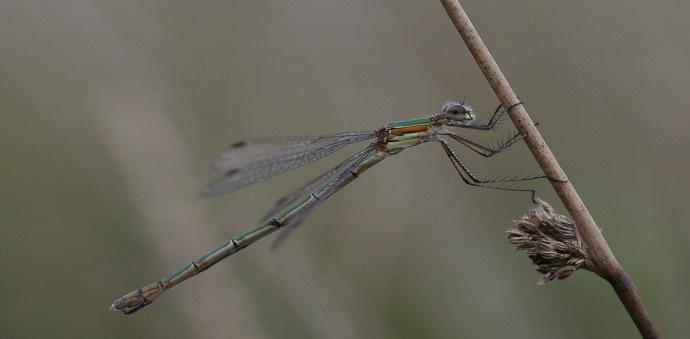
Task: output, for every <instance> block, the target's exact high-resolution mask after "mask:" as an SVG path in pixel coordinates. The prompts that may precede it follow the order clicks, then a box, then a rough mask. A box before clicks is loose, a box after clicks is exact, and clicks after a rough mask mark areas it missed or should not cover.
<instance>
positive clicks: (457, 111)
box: [443, 102, 467, 116]
mask: <svg viewBox="0 0 690 339" xmlns="http://www.w3.org/2000/svg"><path fill="white" fill-rule="evenodd" d="M443 113H446V114H448V115H451V116H457V115H462V114H465V113H467V109H466V108H465V106H463V105H462V104H459V103H457V102H447V103H446V104H445V105H443Z"/></svg>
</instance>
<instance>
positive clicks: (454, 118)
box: [443, 101, 474, 125]
mask: <svg viewBox="0 0 690 339" xmlns="http://www.w3.org/2000/svg"><path fill="white" fill-rule="evenodd" d="M443 114H444V115H445V116H446V117H447V118H448V120H449V121H450V122H452V123H455V124H460V125H464V124H466V123H469V122H472V121H473V120H474V110H473V109H472V107H470V106H469V105H465V104H463V103H459V102H455V101H449V102H447V103H446V104H445V105H443Z"/></svg>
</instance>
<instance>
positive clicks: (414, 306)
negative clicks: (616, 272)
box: [0, 0, 690, 338]
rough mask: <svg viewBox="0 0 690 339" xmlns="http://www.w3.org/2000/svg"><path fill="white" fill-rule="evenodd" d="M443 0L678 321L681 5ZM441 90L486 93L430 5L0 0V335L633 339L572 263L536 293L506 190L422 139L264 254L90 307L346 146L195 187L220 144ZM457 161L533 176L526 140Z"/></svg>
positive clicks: (688, 238) (361, 125) (258, 207)
mask: <svg viewBox="0 0 690 339" xmlns="http://www.w3.org/2000/svg"><path fill="white" fill-rule="evenodd" d="M463 5H464V6H465V9H466V10H467V12H468V14H469V15H470V17H471V18H472V20H473V21H474V23H475V25H476V27H477V29H478V30H479V32H480V34H482V36H483V38H484V39H485V41H486V43H487V44H488V46H489V48H490V49H491V51H492V53H493V54H494V56H495V57H496V59H497V61H498V62H499V64H500V65H501V66H502V68H503V70H504V72H505V73H506V75H507V77H508V79H509V80H510V81H511V84H512V85H513V87H514V88H515V89H516V91H517V93H518V94H519V95H520V96H521V97H522V98H524V99H525V101H526V102H527V104H526V107H527V109H528V111H529V112H530V113H531V114H532V116H533V118H534V119H535V120H538V121H540V122H541V123H542V124H541V126H540V129H541V131H542V133H543V134H544V136H545V138H546V140H547V141H548V142H549V144H550V146H551V148H552V150H553V151H554V153H555V154H556V155H557V157H558V159H559V160H560V162H561V165H562V166H563V167H564V169H565V170H566V172H567V173H568V174H569V177H570V179H571V180H572V181H573V183H574V184H575V186H576V187H577V188H578V190H579V192H580V194H581V195H582V197H583V199H584V200H585V202H586V203H587V205H588V207H589V209H590V211H591V212H592V214H593V215H594V217H595V219H596V220H597V221H598V223H599V225H600V226H601V227H602V228H603V231H604V235H605V236H606V238H607V240H608V241H609V244H610V246H611V248H612V249H613V251H614V253H616V255H617V257H618V259H619V260H620V261H621V263H622V264H623V265H624V267H625V268H626V269H627V270H628V272H629V273H630V274H631V275H632V277H633V279H634V280H635V281H636V283H637V285H638V288H639V289H640V292H641V294H642V296H643V298H644V299H645V302H646V305H647V307H648V309H649V311H650V313H651V314H652V317H653V318H654V320H655V321H656V322H657V324H658V326H659V327H660V329H661V331H662V332H663V333H664V334H665V335H666V337H668V338H679V337H685V336H686V335H687V334H688V333H690V322H688V321H687V320H688V314H689V313H690V306H689V305H690V291H689V289H688V286H689V285H690V284H689V283H688V281H689V280H690V265H688V259H690V249H689V246H688V244H689V243H690V228H688V218H689V217H690V209H688V208H687V206H688V198H689V196H690V194H689V189H690V179H689V176H688V172H689V171H690V157H689V154H690V152H689V151H690V134H689V133H688V127H689V126H690V114H689V113H690V112H689V109H688V108H689V105H688V97H689V95H690V90H689V88H690V86H688V78H689V76H690V57H689V56H690V39H688V37H689V36H690V24H689V22H690V21H689V16H688V13H690V4H689V3H688V2H687V1H664V2H644V1H633V2H626V3H625V5H622V4H621V3H620V2H617V1H578V2H572V1H520V2H519V3H518V2H508V1H463ZM463 96H467V101H468V102H469V103H471V104H472V105H473V106H474V107H475V108H476V109H477V110H478V111H480V112H491V111H493V109H494V108H495V106H496V105H497V103H498V102H497V100H496V98H495V96H494V95H493V93H492V92H491V90H490V88H489V87H488V85H487V84H486V81H485V80H484V79H483V77H482V76H481V74H480V72H479V70H478V68H477V66H476V65H475V64H474V63H473V61H472V58H471V56H470V55H469V53H468V52H467V50H466V49H465V47H464V45H463V44H462V43H461V41H460V40H459V36H458V35H457V33H456V32H455V29H454V28H453V27H452V26H451V24H450V21H449V20H448V18H447V16H446V14H445V12H444V11H443V9H442V7H441V5H440V4H439V3H438V2H437V1H410V0H408V1H400V0H395V1H394V0H385V1H363V0H354V1H268V2H244V1H243V2H239V1H206V2H190V1H169V0H168V1H144V2H142V1H133V0H126V1H102V0H91V1H89V0H63V1H23V0H4V1H2V3H0V117H1V119H0V122H2V124H0V156H1V159H2V160H1V161H2V166H1V167H0V168H1V169H0V173H1V174H2V175H1V176H0V178H1V179H0V192H1V194H0V206H1V207H0V230H1V232H0V253H1V254H2V255H1V256H0V270H1V271H2V272H3V273H2V278H1V279H0V292H1V293H0V305H2V311H1V313H0V315H1V316H0V336H2V337H3V338H38V337H53V338H172V337H179V338H184V337H193V338H230V337H232V338H307V337H312V338H328V337H334V338H356V337H362V338H459V337H465V338H628V337H635V336H636V335H637V332H636V330H635V327H634V325H633V324H632V321H631V320H630V319H629V318H628V316H627V314H626V313H625V311H624V309H623V307H622V306H621V305H620V303H619V302H618V300H617V299H616V297H615V295H614V293H613V291H612V290H611V289H610V287H609V286H608V285H607V284H606V283H605V282H604V281H603V280H600V279H598V278H596V277H595V276H594V275H592V274H590V273H588V272H579V273H577V274H575V275H574V276H573V277H572V278H570V279H568V280H566V281H563V282H557V283H553V284H549V285H547V286H537V285H536V284H535V282H536V281H537V280H538V279H539V275H538V274H537V273H536V272H534V271H533V267H532V265H531V264H530V262H529V261H528V259H527V257H526V255H525V254H524V253H516V252H515V250H514V249H513V248H512V247H511V246H510V245H508V244H507V243H506V240H505V235H504V232H505V230H506V229H507V227H508V226H509V223H510V220H511V219H514V218H518V217H519V216H520V215H522V214H523V213H525V212H526V211H527V210H528V209H529V208H530V207H531V204H530V203H529V199H528V197H527V196H524V195H521V194H514V193H506V192H497V191H491V190H480V189H476V188H471V187H468V186H466V185H464V184H463V183H462V182H461V181H460V179H459V177H457V175H456V174H455V172H454V170H453V169H452V167H451V164H450V163H449V162H448V160H447V159H446V157H445V156H444V154H443V151H442V150H441V148H440V146H438V145H435V144H429V145H423V146H420V147H416V148H414V149H411V150H409V151H406V152H404V153H402V154H401V155H400V156H397V157H394V158H393V159H390V160H388V161H385V162H383V163H382V164H380V165H378V166H376V167H374V168H373V169H372V170H370V171H369V172H368V173H367V174H366V175H363V176H362V177H361V178H360V179H358V180H357V181H355V182H354V183H353V184H352V185H350V186H349V187H347V188H346V189H345V190H343V191H342V192H340V193H338V194H337V195H335V196H334V197H333V198H332V199H331V200H329V201H328V202H327V203H325V204H324V205H323V206H322V207H320V208H319V209H318V210H317V211H316V212H315V213H314V214H313V215H312V216H311V217H310V218H309V219H307V221H306V222H305V223H304V224H303V226H301V227H300V229H299V230H298V231H296V232H294V234H293V235H292V236H291V237H290V239H289V240H288V241H287V242H286V244H285V245H284V246H283V247H282V248H280V249H279V250H277V251H275V252H270V251H269V245H270V240H268V241H262V242H260V243H258V244H256V245H254V246H252V247H251V248H250V249H248V250H246V251H244V252H243V253H241V254H239V255H237V256H234V257H232V258H231V259H230V260H228V261H227V262H223V263H221V264H219V265H218V266H216V267H214V268H213V269H211V270H209V271H208V272H207V273H204V274H203V275H201V276H199V277H196V278H194V279H192V280H190V281H188V282H187V283H185V284H183V285H181V286H179V287H177V288H175V289H174V290H172V291H170V292H169V293H166V294H165V296H163V297H161V299H159V300H158V301H156V303H154V304H153V305H151V306H149V307H147V308H146V309H144V310H142V311H140V312H139V313H137V314H135V315H133V316H123V315H120V314H118V313H114V312H109V311H108V306H109V305H110V302H111V301H112V300H113V299H114V298H116V297H119V296H120V295H122V294H123V293H125V292H128V291H130V290H131V289H133V288H136V287H138V286H140V285H143V284H146V283H149V282H151V281H154V280H155V279H157V278H158V277H159V276H161V275H163V274H167V273H168V272H170V271H172V270H173V269H175V268H177V267H178V266H179V265H181V264H183V263H185V262H187V261H188V260H190V259H191V258H193V257H195V256H196V255H198V254H200V253H202V252H203V251H205V250H206V249H207V248H210V247H212V246H215V245H216V244H219V243H221V242H222V241H224V240H225V239H227V238H229V237H230V236H231V235H234V234H236V233H238V232H240V231H242V230H244V229H247V228H249V227H251V226H252V225H253V224H254V222H255V221H257V220H258V219H259V218H260V217H261V216H262V215H263V213H264V212H265V211H266V210H267V209H268V208H269V207H270V206H271V205H272V204H273V202H274V201H275V200H277V199H278V198H279V197H281V196H282V195H284V194H285V193H287V192H289V191H290V189H292V188H295V187H297V186H299V185H301V184H302V183H304V182H306V181H307V180H308V179H310V178H311V177H313V176H315V175H317V174H318V173H319V172H320V171H323V170H325V169H326V168H329V166H332V165H333V164H334V163H336V162H337V161H338V160H340V159H343V158H344V157H345V156H346V154H345V153H348V152H354V151H356V150H357V149H358V148H359V147H362V146H361V145H360V146H352V147H350V148H348V149H347V150H346V151H343V152H339V153H338V154H336V155H334V156H331V157H329V158H328V159H326V160H324V161H322V162H319V163H318V164H314V165H312V166H309V167H307V168H303V169H299V170H296V171H294V172H292V173H289V174H286V175H284V176H281V177H279V178H275V179H272V180H269V181H267V182H264V183H262V184H259V185H255V186H252V187H249V188H246V189H243V190H241V191H239V192H235V193H233V194H228V195H225V196H222V197H219V198H215V199H208V200H204V199H199V198H197V197H196V192H197V191H198V189H199V188H200V187H201V186H202V185H203V184H204V183H205V182H207V181H208V180H210V179H211V178H213V172H212V171H211V170H210V167H209V164H210V163H211V162H212V161H213V159H214V157H215V156H216V155H217V154H218V153H219V152H220V151H221V150H222V149H223V148H224V147H225V146H226V145H227V144H229V143H230V142H235V141H239V140H242V139H245V138H256V137H262V136H279V135H300V134H306V135H312V134H325V133H334V132H341V131H348V130H369V129H374V128H377V127H379V126H382V125H383V124H384V123H386V122H389V121H394V120H402V119H407V118H414V117H417V116H421V115H426V114H429V113H433V112H436V111H438V109H439V108H440V107H441V105H442V103H443V102H444V101H445V100H449V99H459V98H462V97H463ZM484 117H486V114H485V115H484ZM465 153H466V152H465ZM468 160H469V161H471V163H472V164H473V166H474V167H475V168H477V170H478V171H479V170H481V171H485V172H487V171H488V172H489V173H499V174H501V173H503V174H505V173H534V172H536V171H537V168H536V166H535V164H534V161H533V160H532V158H531V157H530V156H529V153H528V152H527V151H526V150H525V146H524V145H519V146H518V147H516V148H515V149H514V150H512V151H511V152H509V153H507V154H505V155H500V156H498V157H496V159H491V160H486V159H476V158H474V157H471V156H469V155H468ZM536 187H537V188H538V189H539V192H540V195H541V196H543V197H544V198H545V199H547V200H548V201H550V202H552V203H553V204H554V206H556V207H557V208H558V209H559V210H560V211H561V212H563V208H562V206H561V205H560V204H559V203H557V199H556V198H555V196H554V194H553V192H552V191H551V190H550V188H549V187H548V184H546V183H538V184H536Z"/></svg>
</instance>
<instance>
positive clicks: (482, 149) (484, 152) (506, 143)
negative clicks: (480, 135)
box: [439, 131, 522, 158]
mask: <svg viewBox="0 0 690 339" xmlns="http://www.w3.org/2000/svg"><path fill="white" fill-rule="evenodd" d="M439 135H446V136H449V137H451V138H453V139H454V140H455V141H457V142H459V143H461V144H463V145H464V146H465V147H467V148H469V149H470V150H471V151H473V152H475V153H477V154H479V155H481V156H483V157H486V158H489V157H491V156H493V155H495V154H498V153H500V152H502V151H504V150H506V149H508V148H509V147H510V146H512V145H513V144H515V143H516V142H518V141H520V140H521V139H522V135H521V134H520V133H519V132H517V131H516V132H515V133H514V134H513V135H511V136H510V137H508V138H506V139H504V140H500V141H499V142H498V143H497V145H496V146H488V145H485V144H482V143H480V142H477V141H474V140H472V139H470V138H467V137H463V136H461V135H458V134H455V133H450V132H448V133H439ZM501 139H502V138H501Z"/></svg>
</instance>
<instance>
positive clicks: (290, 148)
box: [111, 102, 544, 314]
mask: <svg viewBox="0 0 690 339" xmlns="http://www.w3.org/2000/svg"><path fill="white" fill-rule="evenodd" d="M519 104H521V103H518V104H516V105H519ZM514 106H515V105H514ZM514 106H511V107H510V108H512V107H514ZM510 108H508V109H505V108H504V107H503V106H499V108H498V109H496V111H495V112H494V113H493V115H492V116H491V118H490V119H489V121H488V122H486V123H480V122H477V121H476V118H475V112H474V110H473V109H472V108H471V107H470V106H469V105H466V104H465V103H464V102H461V103H458V102H448V103H446V104H445V105H444V106H443V109H442V111H441V112H440V113H437V114H433V115H431V116H428V117H424V118H420V119H413V120H404V121H398V122H392V123H389V124H388V125H386V126H384V127H381V128H379V129H377V130H375V131H369V132H349V133H340V134H331V135H326V136H318V137H292V138H274V139H259V140H254V141H242V142H237V143H234V144H232V145H230V147H229V148H228V149H227V150H226V151H225V152H224V153H222V154H221V156H220V158H219V159H218V160H217V161H216V163H215V168H216V170H218V171H219V172H220V173H221V176H220V177H219V178H218V179H217V180H215V181H214V182H212V183H210V184H209V185H207V186H206V187H205V188H204V189H203V190H202V191H201V193H200V195H201V196H205V197H210V196H216V195H220V194H222V193H226V192H230V191H234V190H237V189H239V188H242V187H245V186H247V185H251V184H254V183H257V182H260V181H263V180H265V179H268V178H271V177H273V176H275V175H278V174H280V173H283V172H286V171H289V170H292V169H295V168H297V167H300V166H303V165H306V164H309V163H311V162H313V161H316V160H318V159H321V158H323V157H325V156H327V155H329V154H331V153H333V152H335V151H337V150H339V149H341V148H343V147H345V146H347V145H350V144H353V143H357V142H363V141H367V140H371V143H370V144H369V145H368V146H367V147H365V148H364V149H363V150H361V151H360V152H358V153H356V154H354V155H352V156H350V157H349V158H347V159H346V160H344V161H342V162H341V163H340V164H338V165H337V166H335V167H334V168H332V169H330V170H328V171H326V172H325V173H323V174H322V175H320V176H318V177H316V178H314V179H313V180H311V181H310V182H308V183H307V184H306V185H304V186H303V187H301V188H299V189H297V190H295V191H293V192H291V193H290V194H288V195H287V196H285V197H283V198H282V199H280V200H279V201H278V202H277V203H276V204H275V206H274V207H273V208H272V209H271V211H269V213H268V214H267V215H266V217H265V218H264V219H263V221H262V222H261V223H259V224H258V225H256V226H255V227H254V228H252V229H249V230H247V231H245V232H243V233H241V234H239V235H237V236H235V237H233V238H231V239H230V240H228V241H226V242H225V243H223V244H222V245H220V246H218V247H216V248H213V249H211V250H209V251H207V252H206V253H204V254H202V255H201V256H199V257H197V258H196V259H194V260H192V261H191V262H190V263H188V264H186V265H184V266H182V267H180V268H179V269H178V270H176V271H175V272H173V273H170V274H169V275H167V276H165V277H162V278H161V279H159V280H158V281H156V282H154V283H152V284H149V285H147V286H144V287H141V288H137V289H136V290H134V291H132V292H130V293H128V294H126V295H124V296H122V297H121V298H119V299H117V300H115V301H114V302H113V303H112V305H111V309H112V310H116V311H121V312H123V313H125V314H130V313H134V312H136V311H137V310H139V309H141V308H143V307H145V306H146V305H149V304H151V303H152V302H153V301H154V300H155V299H156V298H158V297H159V296H160V295H161V294H162V293H163V292H164V291H166V290H168V289H170V288H172V287H174V286H176V285H177V284H179V283H181V282H183V281H185V280H187V279H189V278H191V277H193V276H195V275H197V274H199V273H201V272H203V271H204V270H206V269H208V268H210V267H211V266H213V265H215V264H216V263H218V262H220V261H221V260H223V259H225V258H226V257H228V256H230V255H232V254H235V253H237V252H239V251H240V250H242V249H244V248H246V247H247V246H249V245H251V244H252V243H254V242H256V241H258V240H259V239H261V238H263V237H265V236H267V235H268V234H270V233H273V232H275V231H278V230H281V234H279V236H278V237H277V238H276V239H275V240H274V246H273V247H275V246H276V245H277V244H279V243H280V242H281V241H283V240H284V239H285V237H286V236H287V235H288V234H289V233H290V231H292V230H293V229H295V227H297V226H298V225H299V224H300V223H301V222H302V221H303V220H304V218H305V217H306V216H307V215H308V214H309V213H311V212H312V211H313V210H314V208H316V207H317V206H318V205H319V204H321V203H322V202H324V201H325V200H326V199H328V198H329V197H330V196H332V195H333V194H335V193H336V192H337V191H338V190H340V189H341V188H343V187H345V186H346V185H347V184H349V183H350V182H352V181H353V180H354V179H355V178H357V177H358V176H359V175H360V174H362V173H363V172H364V171H366V170H367V169H369V168H371V167H372V166H374V165H375V164H377V163H378V162H380V161H381V160H383V159H386V158H388V157H389V156H392V155H395V154H398V153H400V152H402V151H403V150H405V149H406V148H409V147H413V146H416V145H419V144H422V143H426V142H438V143H440V144H441V146H442V147H443V150H444V151H445V153H446V155H447V156H448V158H449V159H450V161H451V163H452V164H453V167H454V168H455V170H456V171H457V173H458V174H459V175H460V177H461V178H462V180H463V181H464V182H465V183H466V184H468V185H472V186H481V187H489V188H494V189H501V190H509V191H524V192H531V193H532V199H533V200H534V193H535V192H534V190H532V189H526V188H516V187H506V186H502V185H501V183H505V182H515V181H524V180H532V179H539V178H544V176H527V177H513V178H503V179H496V178H494V179H480V178H479V177H477V176H476V175H475V174H474V173H473V172H472V171H471V170H470V169H469V168H468V167H467V165H466V164H465V163H464V162H463V160H462V159H461V158H460V156H459V154H458V153H457V152H455V151H454V150H453V149H452V148H451V146H450V143H451V142H457V143H459V144H461V145H463V146H465V147H467V148H468V149H469V150H471V151H473V152H476V153H478V154H480V155H482V156H484V157H490V156H492V155H494V154H497V153H499V152H501V151H502V150H505V149H507V148H508V147H510V146H511V145H512V144H514V143H515V142H517V141H518V140H520V139H521V138H522V136H521V135H520V134H519V133H518V132H517V131H516V132H515V133H513V134H512V135H509V136H508V137H507V138H505V139H504V140H502V141H501V142H499V143H497V144H495V145H486V144H482V143H479V142H476V141H474V140H471V139H470V138H467V137H465V136H462V135H461V134H458V131H457V130H455V128H460V129H474V130H480V131H490V130H494V128H495V127H496V126H497V123H498V122H499V121H500V120H501V119H502V118H503V117H504V116H505V114H506V112H507V111H508V110H510Z"/></svg>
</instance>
